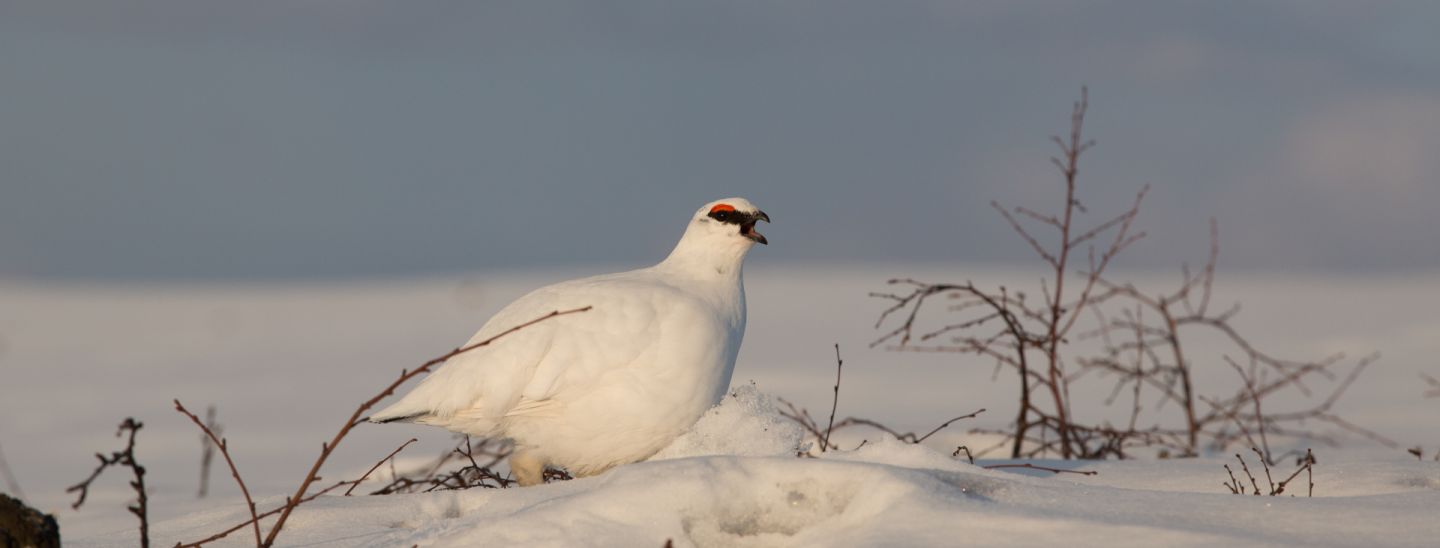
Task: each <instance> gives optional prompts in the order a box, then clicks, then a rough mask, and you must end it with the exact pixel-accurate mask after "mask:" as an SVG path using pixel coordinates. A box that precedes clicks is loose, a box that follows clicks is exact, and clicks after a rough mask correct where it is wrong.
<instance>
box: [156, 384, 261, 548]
mask: <svg viewBox="0 0 1440 548" xmlns="http://www.w3.org/2000/svg"><path fill="white" fill-rule="evenodd" d="M175 410H176V411H179V412H180V413H182V414H184V415H185V416H187V417H190V421H191V422H194V423H195V426H199V427H200V430H202V431H204V432H205V435H206V436H209V437H210V442H211V443H214V444H215V446H216V447H219V448H220V455H221V456H223V457H225V464H227V465H229V466H230V475H231V476H234V478H235V483H236V484H238V485H239V486H240V493H241V494H243V495H245V507H246V508H248V509H249V510H250V523H252V524H254V526H255V527H254V529H255V546H257V547H258V546H260V518H259V516H256V515H255V500H254V499H251V498H250V489H249V488H248V487H245V480H243V479H240V469H238V468H236V467H235V461H234V460H231V458H230V448H229V447H228V446H227V445H226V443H225V439H224V438H220V437H217V436H216V435H215V432H214V431H212V430H210V427H209V426H206V425H205V423H203V422H200V417H197V416H195V414H194V413H191V412H190V410H188V409H185V406H184V405H181V404H180V400H179V399H176V400H175Z"/></svg>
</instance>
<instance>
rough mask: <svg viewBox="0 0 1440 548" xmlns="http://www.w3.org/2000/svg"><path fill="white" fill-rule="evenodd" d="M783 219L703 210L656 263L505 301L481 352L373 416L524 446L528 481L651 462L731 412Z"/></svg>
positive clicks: (514, 460) (742, 209)
mask: <svg viewBox="0 0 1440 548" xmlns="http://www.w3.org/2000/svg"><path fill="white" fill-rule="evenodd" d="M759 221H765V222H767V223H768V222H770V216H769V215H766V214H765V212H763V211H761V210H760V209H759V208H757V207H755V205H754V204H751V203H750V202H749V201H748V200H746V199H744V198H726V199H723V200H716V201H713V202H710V203H707V204H705V205H704V206H702V207H701V208H700V209H698V210H696V212H695V214H694V215H693V216H692V217H691V218H690V221H689V223H688V225H687V226H686V228H685V232H684V234H683V235H682V236H681V237H680V241H679V243H677V244H675V247H674V249H673V250H672V251H671V252H670V254H669V255H668V256H666V257H665V259H664V260H662V261H660V262H659V263H658V264H656V265H654V266H650V267H647V268H641V269H639V270H631V271H628V272H620V273H615V274H606V275H600V276H593V277H589V278H581V279H576V280H570V281H565V282H560V283H557V284H553V285H549V286H545V287H541V288H539V289H536V290H534V291H532V292H530V293H529V294H526V295H525V296H523V297H520V298H519V299H517V300H515V301H514V302H512V303H510V304H509V305H506V306H505V307H504V308H503V309H501V310H500V312H498V313H496V314H495V315H494V316H492V317H491V318H490V320H489V321H487V322H486V323H485V324H484V325H483V326H482V327H481V328H480V330H479V332H477V333H475V336H474V337H472V338H471V339H470V342H469V343H467V346H468V345H469V344H474V343H477V342H480V341H483V340H486V339H488V338H490V337H494V336H496V335H498V334H500V333H502V332H504V331H506V330H508V329H510V328H512V327H514V326H517V325H520V324H523V323H525V322H527V321H529V320H533V319H535V318H537V317H541V316H543V315H545V314H548V313H550V312H554V311H558V310H566V309H576V308H581V307H590V309H589V310H587V311H585V312H583V313H578V314H568V315H562V316H556V317H553V318H551V319H549V320H547V321H544V322H540V323H536V324H534V325H530V326H528V327H527V328H525V329H521V330H519V331H515V332H513V333H510V334H509V335H507V336H505V337H503V338H500V339H498V340H496V341H495V342H494V343H493V344H491V345H489V346H483V347H480V348H476V349H474V350H471V351H469V352H466V353H463V354H459V355H456V356H454V357H452V358H450V359H449V360H448V361H446V362H445V363H443V364H441V365H440V367H439V368H438V369H436V370H435V371H433V372H431V373H430V374H429V375H428V376H427V377H425V379H424V380H423V381H422V382H421V383H420V384H419V385H417V386H416V387H415V388H414V389H413V390H411V391H410V392H409V393H407V394H405V395H404V396H403V397H401V398H400V399H399V400H398V401H396V402H395V403H393V404H391V405H390V406H388V407H386V408H385V409H382V410H381V411H379V412H377V413H375V414H374V415H372V416H371V417H370V419H369V420H370V421H371V422H377V423H391V422H411V423H418V424H422V425H430V426H438V427H441V428H445V429H447V430H450V431H453V432H458V433H463V434H466V435H470V436H474V437H478V438H485V439H492V440H508V441H509V442H510V443H512V444H513V445H512V451H511V454H510V462H509V464H510V470H511V473H512V474H513V477H514V478H515V480H516V481H517V483H519V484H520V485H521V486H530V485H537V484H541V483H544V473H545V470H546V469H547V468H561V469H564V470H565V471H567V472H569V473H570V474H571V475H572V476H574V477H585V476H593V475H596V474H600V473H603V472H605V471H606V470H609V469H611V468H613V467H615V466H618V465H622V464H628V463H633V462H639V461H641V460H644V459H646V458H648V457H650V456H652V455H654V454H655V453H657V452H659V451H660V450H661V449H664V448H665V447H666V446H667V445H669V444H670V442H672V441H674V440H675V438H677V437H679V436H680V435H681V434H683V433H684V432H685V431H687V430H688V429H689V428H690V427H691V426H693V425H694V424H695V422H696V421H697V420H699V418H700V416H701V415H703V414H704V413H705V411H706V410H708V409H710V408H711V407H713V406H715V405H716V404H718V403H719V402H720V401H721V399H722V398H723V397H724V395H725V393H726V390H728V388H729V386H730V377H731V374H732V373H733V371H734V369H735V359H736V356H737V355H738V354H739V352H740V343H741V339H742V338H743V337H744V334H745V284H744V280H743V272H742V271H743V266H744V262H745V256H746V254H747V253H748V252H749V251H750V249H751V248H752V247H754V245H755V244H764V245H768V244H769V241H768V240H767V239H766V238H765V236H764V235H763V234H761V233H760V232H758V231H757V230H756V229H755V224H756V223H757V222H759Z"/></svg>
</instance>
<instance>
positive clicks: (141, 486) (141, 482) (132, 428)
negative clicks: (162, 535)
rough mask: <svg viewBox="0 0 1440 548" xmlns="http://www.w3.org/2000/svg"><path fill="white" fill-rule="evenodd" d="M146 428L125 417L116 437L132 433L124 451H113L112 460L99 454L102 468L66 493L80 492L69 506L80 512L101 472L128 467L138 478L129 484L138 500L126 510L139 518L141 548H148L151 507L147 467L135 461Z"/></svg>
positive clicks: (116, 432) (110, 457) (96, 469)
mask: <svg viewBox="0 0 1440 548" xmlns="http://www.w3.org/2000/svg"><path fill="white" fill-rule="evenodd" d="M144 426H145V424H144V423H142V422H139V421H136V420H135V419H134V418H132V417H126V418H125V421H124V422H122V423H120V428H118V429H116V430H115V437H117V438H118V437H120V436H121V435H122V434H124V433H126V432H129V433H130V436H129V439H128V440H127V441H126V442H125V450H124V451H112V452H111V453H110V456H109V457H106V456H105V455H102V454H100V453H96V454H95V458H96V459H98V460H99V461H100V465H99V466H97V467H95V471H94V472H91V473H90V477H88V478H85V481H82V482H80V483H77V484H75V485H73V486H71V487H70V488H68V489H66V490H65V492H66V493H70V492H75V491H79V492H80V494H79V496H78V498H77V499H76V500H75V504H72V505H71V506H70V507H71V508H73V509H76V510H79V509H80V505H82V504H85V496H86V495H88V494H90V484H91V483H93V482H94V481H95V480H96V479H97V478H99V477H100V473H101V472H104V471H105V469H106V468H109V467H111V466H125V467H129V468H130V472H131V473H132V474H134V476H135V479H134V480H132V481H131V482H130V487H131V488H132V489H134V490H135V493H136V495H137V499H136V502H135V504H134V505H132V506H127V507H126V509H127V510H129V511H130V513H131V514H135V517H137V518H139V519H140V546H141V547H142V548H149V546H150V517H149V508H150V507H149V499H148V498H147V497H146V495H145V467H144V466H141V465H140V463H139V462H137V461H136V460H135V434H136V433H137V432H139V431H140V429H141V428H143V427H144Z"/></svg>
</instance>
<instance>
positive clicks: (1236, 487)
mask: <svg viewBox="0 0 1440 548" xmlns="http://www.w3.org/2000/svg"><path fill="white" fill-rule="evenodd" d="M1250 450H1251V451H1254V452H1255V456H1256V457H1259V460H1260V466H1261V467H1262V468H1263V469H1264V470H1265V483H1266V485H1268V486H1269V489H1268V490H1267V491H1264V492H1263V493H1262V491H1261V489H1260V482H1259V481H1256V479H1255V475H1254V474H1251V473H1250V466H1249V465H1247V464H1246V463H1245V458H1244V457H1242V456H1240V453H1235V460H1238V461H1240V470H1241V471H1243V472H1244V473H1245V477H1246V478H1247V479H1249V480H1250V487H1249V488H1248V489H1247V488H1246V487H1245V484H1244V483H1242V482H1241V481H1240V480H1239V479H1237V478H1236V477H1235V471H1234V470H1232V469H1231V468H1230V465H1228V464H1226V465H1224V466H1225V473H1227V474H1229V475H1230V481H1227V482H1224V485H1225V488H1226V489H1229V490H1230V493H1232V494H1236V495H1247V494H1248V495H1255V496H1257V497H1258V496H1260V495H1261V494H1265V495H1269V496H1272V497H1278V496H1280V494H1282V493H1284V492H1285V486H1287V485H1289V484H1290V482H1291V481H1294V480H1295V478H1297V477H1299V476H1300V473H1301V472H1304V473H1305V480H1306V483H1307V484H1308V485H1307V487H1306V491H1305V496H1306V497H1313V496H1315V454H1314V453H1312V452H1310V450H1309V449H1306V450H1305V454H1304V455H1303V456H1301V457H1299V458H1296V459H1295V467H1296V468H1295V471H1294V472H1292V473H1291V474H1290V476H1289V477H1286V478H1285V479H1283V480H1280V483H1275V480H1274V478H1272V477H1271V476H1270V464H1269V463H1268V462H1266V461H1267V460H1268V457H1266V456H1265V455H1264V454H1263V453H1261V452H1260V449H1259V448H1257V447H1251V448H1250ZM1290 496H1292V497H1293V496H1295V495H1290Z"/></svg>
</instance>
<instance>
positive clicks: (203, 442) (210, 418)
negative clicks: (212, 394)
mask: <svg viewBox="0 0 1440 548" xmlns="http://www.w3.org/2000/svg"><path fill="white" fill-rule="evenodd" d="M205 426H206V427H208V428H209V429H210V431H211V432H214V433H215V436H216V437H219V436H222V435H224V430H223V429H222V428H221V427H220V424H219V423H217V422H215V406H214V405H213V404H212V405H210V406H208V407H206V408H205ZM214 459H215V444H214V443H211V441H210V435H209V434H205V433H201V434H200V492H199V494H197V495H196V497H198V498H202V499H203V498H205V495H206V494H208V493H209V492H210V462H211V461H212V460H214Z"/></svg>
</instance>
